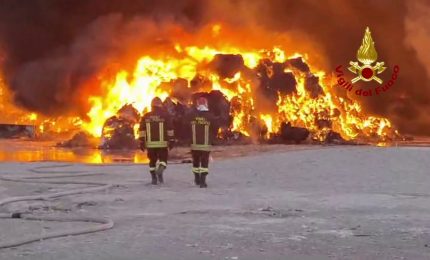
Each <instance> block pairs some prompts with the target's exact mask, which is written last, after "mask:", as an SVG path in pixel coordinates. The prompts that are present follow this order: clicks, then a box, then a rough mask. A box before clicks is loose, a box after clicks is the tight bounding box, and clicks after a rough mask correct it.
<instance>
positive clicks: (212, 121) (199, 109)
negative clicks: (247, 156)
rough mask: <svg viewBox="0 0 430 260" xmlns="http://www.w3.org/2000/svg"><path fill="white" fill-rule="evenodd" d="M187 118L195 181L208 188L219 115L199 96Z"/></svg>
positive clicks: (201, 186)
mask: <svg viewBox="0 0 430 260" xmlns="http://www.w3.org/2000/svg"><path fill="white" fill-rule="evenodd" d="M187 118H188V122H189V127H190V131H191V154H192V157H193V168H192V172H193V173H194V183H195V184H196V185H198V186H200V188H206V187H207V184H206V176H207V175H208V174H209V156H210V151H211V147H212V143H213V141H214V139H215V138H216V135H217V131H218V127H217V117H215V116H214V115H213V114H212V113H211V112H210V111H209V106H208V100H207V99H206V98H204V97H199V98H198V99H197V101H196V108H195V109H193V111H192V112H191V113H190V114H189V115H188V117H187Z"/></svg>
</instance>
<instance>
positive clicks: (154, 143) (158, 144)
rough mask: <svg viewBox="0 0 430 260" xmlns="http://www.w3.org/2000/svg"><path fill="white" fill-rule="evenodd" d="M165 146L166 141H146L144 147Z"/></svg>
mask: <svg viewBox="0 0 430 260" xmlns="http://www.w3.org/2000/svg"><path fill="white" fill-rule="evenodd" d="M165 147H167V142H166V141H164V142H146V148H165Z"/></svg>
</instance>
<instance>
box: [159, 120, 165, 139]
mask: <svg viewBox="0 0 430 260" xmlns="http://www.w3.org/2000/svg"><path fill="white" fill-rule="evenodd" d="M158 130H159V133H160V141H161V142H163V141H164V122H160V123H159V124H158Z"/></svg>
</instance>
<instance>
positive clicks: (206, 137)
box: [204, 125, 209, 145]
mask: <svg viewBox="0 0 430 260" xmlns="http://www.w3.org/2000/svg"><path fill="white" fill-rule="evenodd" d="M204 144H206V145H208V144H209V126H208V125H205V142H204Z"/></svg>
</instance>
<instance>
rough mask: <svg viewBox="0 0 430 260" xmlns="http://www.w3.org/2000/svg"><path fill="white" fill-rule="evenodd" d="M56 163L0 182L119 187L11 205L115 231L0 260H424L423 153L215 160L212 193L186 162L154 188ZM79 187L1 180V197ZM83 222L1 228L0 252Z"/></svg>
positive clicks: (429, 160) (141, 172) (9, 253)
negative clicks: (63, 179)
mask: <svg viewBox="0 0 430 260" xmlns="http://www.w3.org/2000/svg"><path fill="white" fill-rule="evenodd" d="M60 165H61V164H60V163H48V162H45V163H2V164H0V175H5V174H13V176H20V174H26V175H28V174H29V173H30V172H29V171H30V170H31V169H35V168H37V167H40V166H43V167H44V166H53V168H39V171H41V172H54V171H58V172H78V171H79V172H90V173H105V174H103V175H98V176H92V177H80V178H79V179H80V180H97V181H100V182H106V183H114V184H117V185H116V186H115V187H114V188H112V189H111V190H109V191H106V192H98V193H93V194H83V195H74V196H69V197H62V198H58V199H54V200H51V201H44V202H28V203H27V202H20V203H14V204H10V205H8V206H7V208H8V209H9V210H15V211H27V212H33V213H35V214H44V215H64V214H65V215H74V216H75V215H79V216H82V215H85V216H100V215H102V216H108V217H111V218H112V219H113V220H114V221H115V227H114V228H113V229H111V230H108V231H103V232H99V233H93V234H87V235H81V236H73V237H64V238H58V239H51V240H45V241H41V242H36V243H32V244H28V245H24V246H20V247H17V248H10V249H1V250H0V259H5V260H6V259H7V260H13V259H31V260H37V259H56V260H57V259H62V260H68V259H70V260H79V259H85V260H88V259H111V260H122V259H130V260H132V259H133V260H134V259H178V260H180V259H184V260H194V259H196V260H197V259H318V260H319V259H378V260H380V259H430V148H425V147H420V148H415V147H402V148H395V147H392V148H378V147H369V146H355V147H352V146H351V147H350V146H333V147H328V148H327V147H325V148H322V147H314V148H313V149H306V150H303V149H301V150H296V151H277V152H264V153H262V154H254V155H248V156H246V157H237V158H231V159H223V160H219V159H215V161H213V162H212V165H211V174H210V175H209V178H208V184H209V188H208V189H200V188H197V187H195V186H194V185H193V184H192V176H191V173H190V165H189V164H174V165H170V166H169V168H168V169H167V171H166V173H165V179H166V183H165V184H164V185H162V186H155V187H154V186H151V185H148V184H147V183H148V182H149V176H148V173H147V166H144V165H137V164H111V165H103V164H102V165H86V164H70V165H68V166H65V167H56V166H60ZM31 174H35V173H32V172H31ZM52 174H55V173H52ZM72 179H74V180H76V179H77V178H72ZM76 187H78V186H77V185H53V184H29V183H12V182H1V183H0V199H4V198H7V197H10V196H21V195H33V194H43V193H46V192H54V191H63V190H67V189H72V188H76ZM85 225H88V224H87V223H51V222H29V221H22V220H1V219H0V230H1V232H0V243H2V242H4V241H7V240H15V239H17V238H20V237H21V238H22V237H25V236H29V235H37V234H44V233H48V232H50V231H53V230H62V229H73V228H74V227H77V226H79V227H81V226H85Z"/></svg>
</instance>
